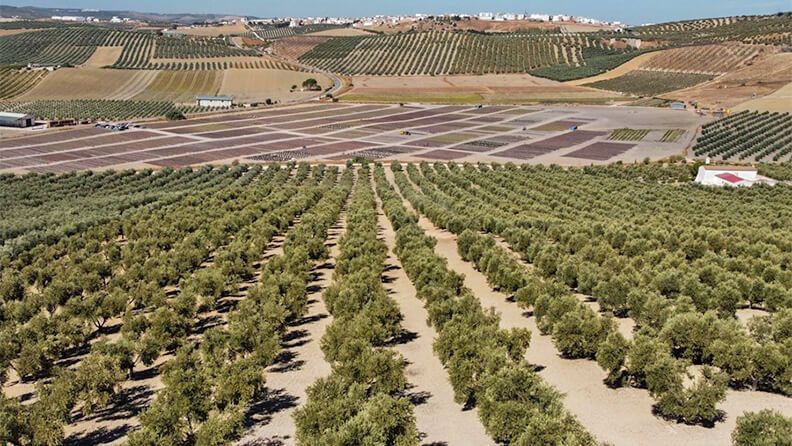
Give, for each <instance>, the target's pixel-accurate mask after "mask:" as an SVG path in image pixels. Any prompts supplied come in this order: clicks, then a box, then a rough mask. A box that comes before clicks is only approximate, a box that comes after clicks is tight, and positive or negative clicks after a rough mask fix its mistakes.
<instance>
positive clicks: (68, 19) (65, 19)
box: [50, 15, 132, 23]
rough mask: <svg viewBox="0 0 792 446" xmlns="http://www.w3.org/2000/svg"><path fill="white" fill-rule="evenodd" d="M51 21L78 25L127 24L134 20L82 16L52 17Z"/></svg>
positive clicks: (116, 17) (115, 17)
mask: <svg viewBox="0 0 792 446" xmlns="http://www.w3.org/2000/svg"><path fill="white" fill-rule="evenodd" d="M50 19H52V20H57V21H59V22H76V23H100V22H107V23H127V22H130V21H132V19H130V18H129V17H118V16H113V17H112V18H110V19H109V20H102V19H99V18H97V17H93V16H82V15H54V16H52V17H50Z"/></svg>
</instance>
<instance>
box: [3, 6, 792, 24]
mask: <svg viewBox="0 0 792 446" xmlns="http://www.w3.org/2000/svg"><path fill="white" fill-rule="evenodd" d="M0 3H1V4H5V5H13V6H28V5H31V6H42V7H54V8H57V7H74V8H96V9H107V10H134V11H144V12H176V13H183V12H194V13H224V14H235V15H253V16H259V17H271V16H328V15H333V16H341V15H349V16H362V15H374V14H411V13H418V12H424V13H442V12H459V13H477V12H479V11H491V12H498V11H501V12H524V11H525V12H544V13H551V14H554V13H558V14H560V13H564V14H572V15H581V16H587V17H595V18H600V19H604V20H620V21H622V22H625V23H629V24H640V23H646V22H661V21H670V20H679V19H687V18H698V17H716V16H731V15H743V14H767V13H775V12H779V11H792V0H662V1H646V0H643V1H625V0H598V1H592V0H534V1H513V0H512V1H510V0H340V1H331V0H301V1H283V0H277V1H274V0H223V1H219V0H169V1H162V0H121V1H119V0H104V1H103V0H0Z"/></svg>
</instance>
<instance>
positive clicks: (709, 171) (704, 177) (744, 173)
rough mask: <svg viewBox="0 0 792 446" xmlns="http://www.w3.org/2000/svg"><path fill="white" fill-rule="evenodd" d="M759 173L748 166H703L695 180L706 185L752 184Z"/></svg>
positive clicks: (741, 185)
mask: <svg viewBox="0 0 792 446" xmlns="http://www.w3.org/2000/svg"><path fill="white" fill-rule="evenodd" d="M758 176H759V173H758V172H757V170H756V168H755V167H748V166H701V167H699V170H698V175H696V179H695V182H696V183H698V184H703V185H705V186H737V187H745V186H752V185H753V184H754V183H755V182H756V181H757V180H758V179H759V177H758Z"/></svg>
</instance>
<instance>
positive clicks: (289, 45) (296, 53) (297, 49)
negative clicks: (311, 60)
mask: <svg viewBox="0 0 792 446" xmlns="http://www.w3.org/2000/svg"><path fill="white" fill-rule="evenodd" d="M328 40H330V37H327V36H316V35H311V36H292V37H284V38H283V39H278V40H276V41H275V42H274V43H273V44H272V50H273V51H274V52H275V54H277V55H278V56H280V57H283V58H286V59H290V60H297V59H298V58H299V57H300V56H302V55H303V54H305V53H307V52H308V51H311V50H312V49H313V48H314V47H315V46H316V45H319V44H320V43H324V42H327V41H328Z"/></svg>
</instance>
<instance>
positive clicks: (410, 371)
mask: <svg viewBox="0 0 792 446" xmlns="http://www.w3.org/2000/svg"><path fill="white" fill-rule="evenodd" d="M86 136H87V135H86ZM779 169H780V167H779ZM693 174H694V169H693V168H691V166H687V165H684V164H671V165H668V164H639V165H635V166H625V165H616V164H612V165H608V166H589V167H584V168H570V169H561V168H557V167H545V166H527V165H526V166H515V165H511V164H508V165H503V164H499V163H464V164H454V163H439V162H438V163H426V162H424V163H420V164H416V163H406V164H404V163H398V162H393V163H390V164H389V165H383V164H370V163H362V164H361V163H358V164H353V163H347V164H346V165H340V166H339V165H327V164H314V165H309V164H308V163H288V164H282V165H278V164H267V165H245V164H241V165H235V166H222V167H209V166H206V167H203V168H200V169H191V168H185V169H177V170H173V169H165V170H162V171H159V172H152V171H150V170H121V171H107V172H95V173H93V172H91V173H80V174H74V173H72V174H65V175H47V174H28V175H24V176H14V175H3V176H0V192H2V195H3V196H5V197H9V198H11V199H9V200H4V201H3V202H1V203H0V206H2V209H3V211H4V212H2V213H1V214H0V215H2V217H0V236H2V238H0V241H2V244H0V247H2V248H1V249H0V265H1V266H2V269H3V274H2V275H0V284H1V285H2V286H0V290H1V291H2V292H3V296H2V297H3V299H2V301H0V305H1V306H2V308H3V310H4V314H8V315H9V317H8V318H6V319H4V321H3V324H2V325H0V334H2V338H3V339H6V340H8V342H9V343H8V347H9V348H8V350H7V352H6V354H5V355H4V356H3V364H4V366H5V367H6V369H7V370H8V372H7V373H5V374H3V375H2V377H3V380H2V385H3V392H2V394H0V401H1V402H2V404H0V414H2V415H3V416H1V417H0V423H2V427H3V429H2V430H0V435H4V437H0V439H2V440H3V441H10V440H19V441H21V442H23V443H26V444H27V443H30V444H35V443H38V442H40V441H43V439H44V438H46V439H47V440H48V441H55V442H57V443H60V442H66V443H91V444H108V443H120V442H128V443H129V444H130V445H144V444H165V443H179V444H204V442H210V443H212V444H230V443H233V442H237V441H241V442H242V443H250V442H273V441H275V442H277V441H281V442H282V441H284V440H288V441H289V443H290V444H291V443H295V444H301V445H309V444H329V443H332V442H334V441H336V439H339V438H351V439H354V441H359V442H363V443H367V444H400V445H416V446H417V445H419V444H421V443H422V442H430V443H433V444H438V443H448V444H469V443H470V442H475V444H484V445H495V444H537V443H541V442H549V443H545V444H560V443H563V442H565V441H566V442H570V444H577V445H585V446H594V445H597V444H602V443H608V444H614V445H627V444H645V445H649V446H656V445H657V446H659V445H667V444H672V443H673V444H684V445H712V444H715V445H726V444H729V442H730V437H731V436H732V435H735V436H737V437H740V436H745V435H750V433H749V432H751V429H756V426H762V425H763V424H765V423H771V422H772V423H775V424H776V425H779V426H786V425H789V424H792V418H790V417H792V404H791V403H790V398H789V395H790V392H792V389H790V387H789V380H788V379H787V377H788V376H789V373H790V361H789V355H790V351H789V347H790V346H789V345H788V344H789V337H788V336H786V332H785V331H784V330H785V328H786V327H787V325H788V323H789V318H790V311H791V309H790V306H792V294H790V290H791V289H792V282H791V280H792V279H791V278H790V271H789V270H788V265H787V263H788V262H787V257H788V252H787V251H786V250H785V246H786V244H788V243H789V242H790V240H789V232H788V231H787V230H786V228H785V226H784V222H785V215H786V214H788V213H790V212H792V203H791V202H790V199H789V197H790V194H789V191H788V189H789V186H788V185H778V186H776V187H765V188H753V189H745V190H726V191H724V190H719V189H717V190H716V189H711V188H702V187H699V186H696V185H694V184H692V181H691V180H692V177H693ZM559 185H561V186H560V187H561V189H560V190H559ZM744 195H748V196H749V197H750V198H751V199H746V197H745V196H744ZM646 197H651V199H646ZM33 202H35V204H33ZM84 209H89V210H90V212H89V213H86V212H78V210H84ZM471 209H472V210H471ZM584 217H585V218H584ZM185 222H188V223H185ZM668 234H675V237H671V238H670V237H669V236H668ZM757 239H761V240H762V245H763V246H762V249H761V250H760V251H757V252H753V251H751V250H750V247H751V246H754V245H755V244H756V243H757V242H756V240H757ZM647 247H649V248H647ZM31 307H39V308H41V310H40V311H37V312H36V311H22V310H23V309H25V308H31ZM12 309H13V310H15V311H10V310H12ZM30 352H36V354H35V355H34V354H31V353H30ZM768 355H772V356H771V357H772V358H775V361H773V362H772V363H768V362H767V361H764V360H763V359H762V358H766V357H768ZM331 403H332V404H331ZM471 409H472V410H471ZM438 414H443V415H444V416H438ZM614 419H618V420H619V422H618V423H614V422H613V420H614ZM503 420H512V422H508V423H504V422H503ZM361 426H365V428H362V427H361ZM782 432H783V431H782ZM732 433H734V434H732ZM768 435H769V434H768ZM777 435H781V437H779V438H780V439H779V440H778V441H779V442H780V441H783V439H784V438H785V437H784V436H783V435H784V434H783V433H779V434H777ZM185 438H188V440H184V439H185ZM771 444H774V443H771ZM777 444H783V443H777Z"/></svg>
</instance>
